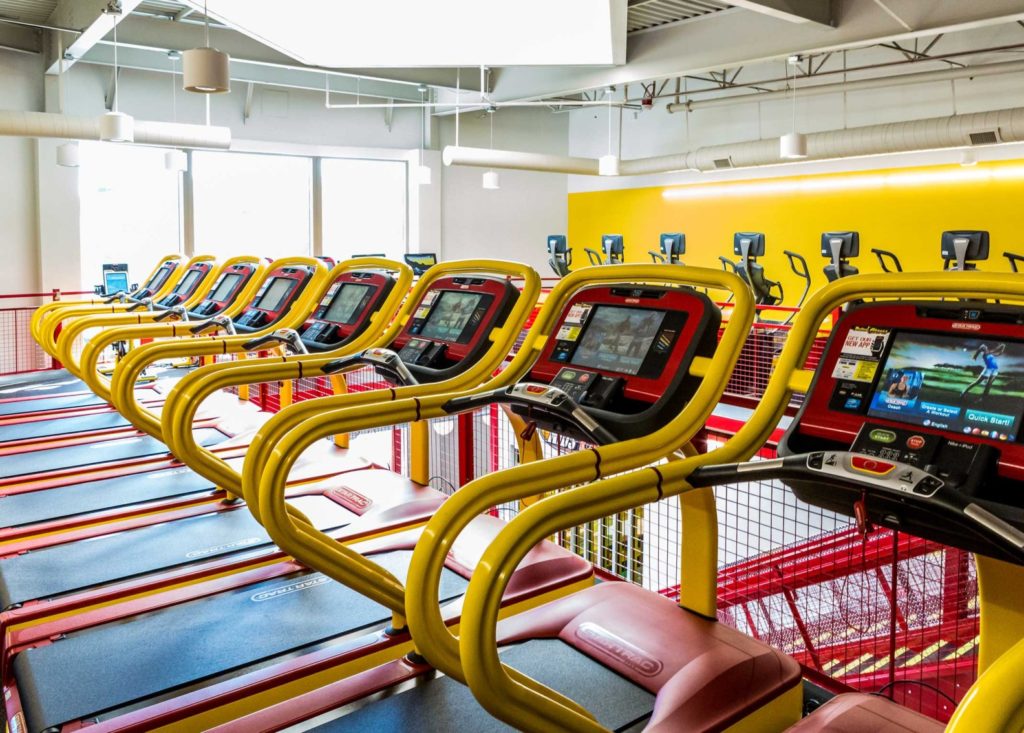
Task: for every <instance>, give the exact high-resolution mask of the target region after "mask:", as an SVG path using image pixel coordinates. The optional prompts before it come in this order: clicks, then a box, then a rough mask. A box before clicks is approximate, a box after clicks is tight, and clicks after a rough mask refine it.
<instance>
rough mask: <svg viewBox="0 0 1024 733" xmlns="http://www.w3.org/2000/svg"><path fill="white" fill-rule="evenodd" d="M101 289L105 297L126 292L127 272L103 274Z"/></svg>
mask: <svg viewBox="0 0 1024 733" xmlns="http://www.w3.org/2000/svg"><path fill="white" fill-rule="evenodd" d="M103 288H104V292H105V293H106V294H107V295H114V294H115V293H122V292H123V293H127V292H128V273H127V272H107V273H104V274H103Z"/></svg>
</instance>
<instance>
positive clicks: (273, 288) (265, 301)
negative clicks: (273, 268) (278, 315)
mask: <svg viewBox="0 0 1024 733" xmlns="http://www.w3.org/2000/svg"><path fill="white" fill-rule="evenodd" d="M296 282H297V281H296V280H291V279H290V278H286V277H275V278H274V279H273V280H271V281H270V286H269V287H268V288H267V290H266V292H265V293H263V297H261V298H260V299H259V300H258V301H256V307H257V308H262V309H263V310H265V311H276V310H277V309H279V308H280V307H281V303H283V302H284V300H285V298H287V297H288V295H289V293H291V292H292V289H293V288H294V287H295V284H296Z"/></svg>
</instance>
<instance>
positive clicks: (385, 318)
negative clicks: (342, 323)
mask: <svg viewBox="0 0 1024 733" xmlns="http://www.w3.org/2000/svg"><path fill="white" fill-rule="evenodd" d="M370 269H378V270H390V271H392V272H395V273H397V277H396V279H395V284H394V287H392V289H391V292H390V293H389V294H388V296H387V298H386V299H385V300H384V302H382V303H381V304H380V305H379V307H378V308H377V310H376V311H374V313H373V314H371V316H370V322H369V324H368V325H367V326H366V328H365V329H364V330H363V332H362V333H361V334H359V335H358V336H357V337H356V338H354V339H352V340H351V341H350V342H349V343H347V344H345V345H344V346H342V347H340V348H338V349H335V350H333V351H330V352H326V353H323V354H312V355H310V354H303V355H294V356H286V357H272V358H267V359H256V360H254V361H247V362H242V363H234V362H225V363H221V364H210V365H207V366H204V367H201V368H200V369H197V370H195V371H194V372H192V373H191V374H188V375H186V376H185V377H183V378H182V379H181V380H180V381H179V382H178V384H176V385H175V387H174V389H172V390H171V392H170V394H169V395H168V396H167V400H166V401H165V403H164V408H163V414H162V418H161V421H162V423H163V435H164V437H165V439H166V441H167V445H168V447H169V448H170V449H171V452H172V453H174V455H175V456H177V457H178V459H180V460H181V461H182V462H183V463H185V464H187V465H188V466H190V467H191V468H192V470H194V471H195V472H196V473H198V474H200V475H202V476H204V477H206V478H208V479H209V480H210V481H212V482H213V483H214V484H215V485H216V486H218V487H220V488H222V489H224V490H225V491H228V492H230V493H232V494H234V495H235V496H237V497H238V498H241V497H242V476H241V474H240V473H238V472H237V471H236V470H235V469H234V468H232V467H231V465H230V464H228V463H227V462H226V461H224V460H223V459H222V458H220V457H219V456H217V455H216V454H215V453H213V452H212V451H210V450H209V449H208V448H205V447H203V446H201V445H199V444H198V443H197V442H196V439H195V434H194V433H193V431H192V421H193V420H194V419H195V414H196V411H197V410H198V409H199V406H200V405H201V404H202V403H203V401H204V400H205V399H206V398H207V397H209V396H210V395H211V394H213V393H214V392H216V391H217V390H220V389H223V388H225V387H232V386H237V385H242V384H255V383H258V382H269V381H273V380H278V379H296V378H299V377H301V376H303V375H307V376H308V375H315V374H319V370H320V367H322V366H323V365H324V364H327V363H328V362H330V361H333V360H334V359H337V358H339V357H341V356H345V355H348V354H353V353H356V352H359V351H362V350H363V349H367V348H370V347H371V346H376V345H383V344H387V343H390V342H391V339H392V338H393V334H394V332H395V331H396V330H397V328H398V326H397V324H396V321H397V320H398V318H396V313H398V314H408V311H409V309H410V308H411V304H409V303H407V304H406V306H405V307H404V308H403V307H402V301H403V299H404V297H405V294H406V293H407V292H408V290H409V286H410V285H411V283H412V279H413V274H412V269H411V268H410V267H409V266H408V265H406V264H404V263H401V262H393V261H391V260H386V259H381V258H376V257H373V258H370V257H364V258H360V259H355V260H348V261H346V262H342V263H339V264H338V265H337V266H336V267H335V268H334V269H332V270H331V278H330V280H329V281H328V283H327V284H326V287H328V288H329V287H330V286H331V285H333V283H335V282H337V279H338V277H340V276H341V275H342V274H344V273H345V272H351V271H355V270H370ZM318 302H319V301H318Z"/></svg>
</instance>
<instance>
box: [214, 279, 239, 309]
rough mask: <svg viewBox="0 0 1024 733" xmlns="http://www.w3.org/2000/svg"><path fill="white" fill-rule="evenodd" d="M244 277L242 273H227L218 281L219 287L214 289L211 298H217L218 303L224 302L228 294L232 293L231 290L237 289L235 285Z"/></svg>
mask: <svg viewBox="0 0 1024 733" xmlns="http://www.w3.org/2000/svg"><path fill="white" fill-rule="evenodd" d="M241 279H242V276H241V275H238V274H236V273H233V272H232V273H230V274H227V275H225V276H224V277H222V278H221V279H220V282H219V283H217V289H216V290H214V291H213V294H212V295H211V296H210V298H209V299H210V300H216V301H217V302H218V303H222V302H224V301H225V300H227V298H228V296H229V295H231V291H232V290H234V289H235V285H237V284H238V281H239V280H241Z"/></svg>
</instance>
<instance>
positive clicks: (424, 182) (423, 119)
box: [416, 84, 431, 186]
mask: <svg viewBox="0 0 1024 733" xmlns="http://www.w3.org/2000/svg"><path fill="white" fill-rule="evenodd" d="M419 93H420V103H421V104H422V105H423V106H422V107H420V164H419V165H418V166H416V179H417V180H418V181H419V184H420V185H421V186H429V185H430V178H431V171H430V166H429V165H424V164H423V148H424V147H426V144H427V141H426V138H427V132H426V128H427V120H428V119H429V118H428V117H427V104H426V102H427V97H426V95H427V88H426V87H425V86H424V85H422V84H421V85H420V86H419Z"/></svg>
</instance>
